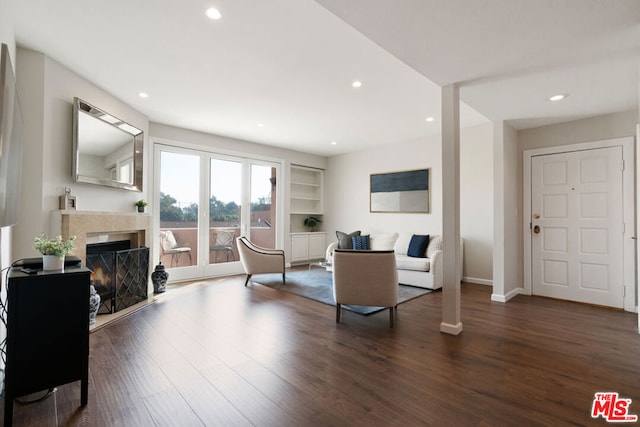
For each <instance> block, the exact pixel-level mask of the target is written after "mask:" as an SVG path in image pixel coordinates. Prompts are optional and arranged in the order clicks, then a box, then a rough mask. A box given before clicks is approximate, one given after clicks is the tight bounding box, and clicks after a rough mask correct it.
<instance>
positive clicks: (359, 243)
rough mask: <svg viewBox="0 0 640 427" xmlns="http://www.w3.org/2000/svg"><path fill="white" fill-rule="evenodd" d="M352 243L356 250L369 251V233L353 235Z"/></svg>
mask: <svg viewBox="0 0 640 427" xmlns="http://www.w3.org/2000/svg"><path fill="white" fill-rule="evenodd" d="M351 244H352V246H353V249H354V250H356V251H368V250H369V235H368V234H367V235H364V236H352V237H351Z"/></svg>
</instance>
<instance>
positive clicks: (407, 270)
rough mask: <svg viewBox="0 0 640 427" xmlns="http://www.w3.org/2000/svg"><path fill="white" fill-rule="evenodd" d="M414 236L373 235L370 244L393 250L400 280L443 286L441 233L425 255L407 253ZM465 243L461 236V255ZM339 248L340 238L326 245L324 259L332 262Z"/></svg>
mask: <svg viewBox="0 0 640 427" xmlns="http://www.w3.org/2000/svg"><path fill="white" fill-rule="evenodd" d="M412 236H413V234H412V233H392V234H379V235H373V234H372V235H370V237H369V245H370V248H371V250H375V251H378V250H380V251H382V250H390V249H393V250H394V252H395V257H396V268H397V269H398V282H399V283H401V284H403V285H411V286H417V287H420V288H428V289H440V288H442V238H441V237H440V236H438V235H434V236H431V235H430V236H429V244H428V245H427V250H426V252H425V257H424V258H416V257H410V256H408V255H407V251H408V249H409V243H410V242H411V237H412ZM462 245H463V244H462V239H461V240H460V254H461V255H462V248H463V246H462ZM337 247H338V242H337V241H335V242H332V243H331V244H329V246H328V247H327V251H326V254H325V258H326V260H327V262H328V263H329V264H333V251H334V250H335V249H336V248H337ZM328 268H330V267H328ZM461 279H462V262H461V263H460V271H459V280H461Z"/></svg>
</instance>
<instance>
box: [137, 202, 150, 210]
mask: <svg viewBox="0 0 640 427" xmlns="http://www.w3.org/2000/svg"><path fill="white" fill-rule="evenodd" d="M147 205H148V203H147V202H145V201H144V200H142V199H140V200H138V201H137V202H136V206H137V207H138V212H144V208H145V206H147Z"/></svg>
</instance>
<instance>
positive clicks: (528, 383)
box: [14, 276, 640, 426]
mask: <svg viewBox="0 0 640 427" xmlns="http://www.w3.org/2000/svg"><path fill="white" fill-rule="evenodd" d="M243 281H244V277H243V276H236V277H233V278H226V279H216V280H211V281H206V282H200V283H197V284H192V285H189V286H186V287H182V288H181V289H180V290H172V291H171V294H168V295H167V296H166V297H164V298H162V299H161V300H160V301H158V302H157V303H155V304H152V305H149V306H148V307H146V308H144V309H143V310H140V311H137V312H135V313H133V314H131V315H129V316H127V317H125V318H123V319H121V320H118V321H117V322H115V323H113V324H110V325H108V326H105V327H104V328H102V329H100V330H97V331H95V332H94V333H92V334H91V339H90V341H91V356H90V384H89V405H88V406H86V407H84V408H81V407H79V406H78V405H79V403H80V384H79V382H78V383H72V384H68V385H65V386H61V387H58V389H57V392H56V393H55V401H54V399H53V398H52V397H50V398H48V399H45V400H43V401H41V402H38V403H32V404H28V405H21V404H15V417H14V425H16V426H52V425H55V420H56V409H57V417H58V420H59V421H60V425H72V426H75V425H82V426H85V425H86V426H155V425H157V426H191V425H194V426H195V425H207V426H234V425H256V426H312V425H318V426H331V425H335V426H352V425H367V426H379V425H380V426H382V425H384V426H420V425H433V426H444V425H446V426H501V425H504V426H512V425H521V426H532V425H545V426H557V425H600V426H602V425H607V423H606V422H605V421H604V420H603V419H602V418H599V419H592V418H591V416H590V411H591V405H592V402H593V398H594V393H595V392H598V391H616V392H618V393H620V396H621V397H625V398H630V399H633V402H632V404H631V406H630V413H632V414H639V415H640V335H638V334H637V316H636V315H635V314H631V313H626V312H623V311H618V310H613V309H606V308H601V307H593V306H589V305H582V304H576V303H570V302H563V301H556V300H550V299H544V298H538V297H527V296H518V297H516V298H514V299H513V300H512V301H510V302H509V303H507V304H501V303H495V302H491V301H490V295H491V288H490V287H486V286H481V285H470V284H463V285H462V321H463V324H464V331H463V333H462V334H461V335H459V336H450V335H446V334H442V333H440V332H439V328H440V321H441V298H442V293H441V292H435V293H432V294H429V295H426V296H423V297H420V298H417V299H415V300H412V301H409V302H407V303H404V304H401V305H400V306H399V309H398V314H397V318H396V325H395V327H394V328H393V329H390V328H389V327H388V314H387V312H382V313H378V314H375V315H372V316H369V317H363V316H360V315H357V314H353V313H350V312H343V316H342V322H343V323H341V324H336V323H335V309H334V307H331V306H327V305H324V304H321V303H318V302H315V301H311V300H308V299H305V298H302V297H299V296H295V295H292V294H288V293H285V292H280V291H277V290H274V289H270V288H267V287H264V286H260V285H256V284H253V285H249V286H248V287H244V286H243Z"/></svg>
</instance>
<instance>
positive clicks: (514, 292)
mask: <svg viewBox="0 0 640 427" xmlns="http://www.w3.org/2000/svg"><path fill="white" fill-rule="evenodd" d="M524 293H525V292H524V288H516V289H514V290H512V291H510V292H507V293H506V294H505V295H499V294H491V301H496V302H507V301H509V300H510V299H511V298H513V297H515V296H516V295H520V294H524Z"/></svg>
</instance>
